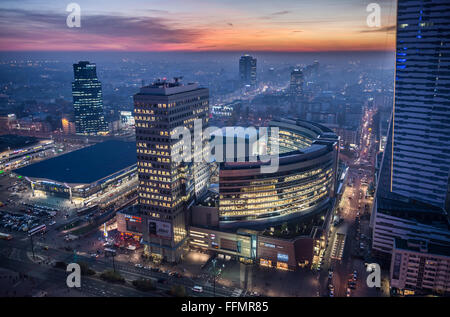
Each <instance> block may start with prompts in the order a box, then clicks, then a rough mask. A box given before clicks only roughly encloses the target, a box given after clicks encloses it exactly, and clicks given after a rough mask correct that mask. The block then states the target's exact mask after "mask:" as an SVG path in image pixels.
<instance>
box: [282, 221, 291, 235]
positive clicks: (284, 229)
mask: <svg viewBox="0 0 450 317" xmlns="http://www.w3.org/2000/svg"><path fill="white" fill-rule="evenodd" d="M281 232H282V233H286V234H287V233H289V226H288V223H287V222H283V224H282V225H281Z"/></svg>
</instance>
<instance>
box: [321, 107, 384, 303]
mask: <svg viewBox="0 0 450 317" xmlns="http://www.w3.org/2000/svg"><path fill="white" fill-rule="evenodd" d="M373 115H374V111H373V110H368V109H366V110H365V114H364V116H363V124H362V128H361V139H360V145H361V146H360V148H359V150H358V152H357V156H356V158H354V159H351V160H349V161H347V162H346V164H347V165H348V166H349V171H348V182H347V183H348V184H351V185H347V186H346V188H345V190H344V192H343V194H342V197H341V200H340V203H339V206H338V214H339V217H340V218H341V219H342V222H341V223H340V224H339V225H337V226H334V227H333V228H332V229H331V230H332V231H331V234H330V240H329V243H328V247H327V250H326V252H325V256H324V264H323V266H322V271H321V273H320V275H319V277H318V278H319V281H320V290H319V293H320V295H321V296H329V294H330V291H329V285H330V284H331V285H333V286H334V296H338V297H345V296H347V288H348V280H349V279H353V272H354V271H356V273H357V274H356V275H357V278H356V288H355V289H352V290H351V291H350V296H380V295H381V294H380V291H378V290H376V289H370V288H369V287H367V285H366V282H365V279H366V276H367V273H366V270H365V264H364V257H365V256H366V254H367V252H368V251H367V250H368V248H369V245H370V241H369V240H367V238H368V237H367V238H366V236H368V234H367V235H364V234H363V235H362V232H367V231H368V222H366V221H364V222H363V221H362V220H361V219H362V218H363V217H365V218H364V219H366V218H367V216H368V213H369V211H370V210H371V204H372V198H371V197H367V198H366V192H367V190H368V184H370V182H371V181H372V180H373V174H374V167H373V166H374V159H375V155H376V146H375V142H374V135H373V133H371V130H372V129H371V128H372V123H373V120H372V117H373ZM366 204H367V206H368V208H367V209H366V208H365V206H366ZM366 226H367V228H366ZM344 237H345V238H344ZM344 239H345V240H344ZM361 243H362V244H361ZM362 247H363V248H362ZM361 252H362V253H361ZM358 254H362V255H360V256H359V255H358ZM330 269H331V270H332V271H333V273H332V275H331V278H329V270H330Z"/></svg>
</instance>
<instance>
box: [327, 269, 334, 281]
mask: <svg viewBox="0 0 450 317" xmlns="http://www.w3.org/2000/svg"><path fill="white" fill-rule="evenodd" d="M328 278H329V279H330V280H331V279H332V278H333V271H330V272H328Z"/></svg>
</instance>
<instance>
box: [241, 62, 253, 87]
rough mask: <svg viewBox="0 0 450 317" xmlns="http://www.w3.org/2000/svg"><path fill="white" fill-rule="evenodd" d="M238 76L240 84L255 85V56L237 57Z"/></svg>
mask: <svg viewBox="0 0 450 317" xmlns="http://www.w3.org/2000/svg"><path fill="white" fill-rule="evenodd" d="M239 78H240V81H241V85H242V86H246V85H250V86H255V85H256V58H253V57H252V56H250V55H247V54H246V55H243V56H241V58H240V59H239Z"/></svg>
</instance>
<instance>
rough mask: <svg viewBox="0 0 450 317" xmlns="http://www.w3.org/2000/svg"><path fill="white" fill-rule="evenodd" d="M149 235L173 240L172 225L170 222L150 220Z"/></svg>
mask: <svg viewBox="0 0 450 317" xmlns="http://www.w3.org/2000/svg"><path fill="white" fill-rule="evenodd" d="M148 233H149V234H150V235H151V236H156V237H158V238H163V239H171V238H172V225H171V224H170V223H169V222H164V221H157V220H149V222H148Z"/></svg>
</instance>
